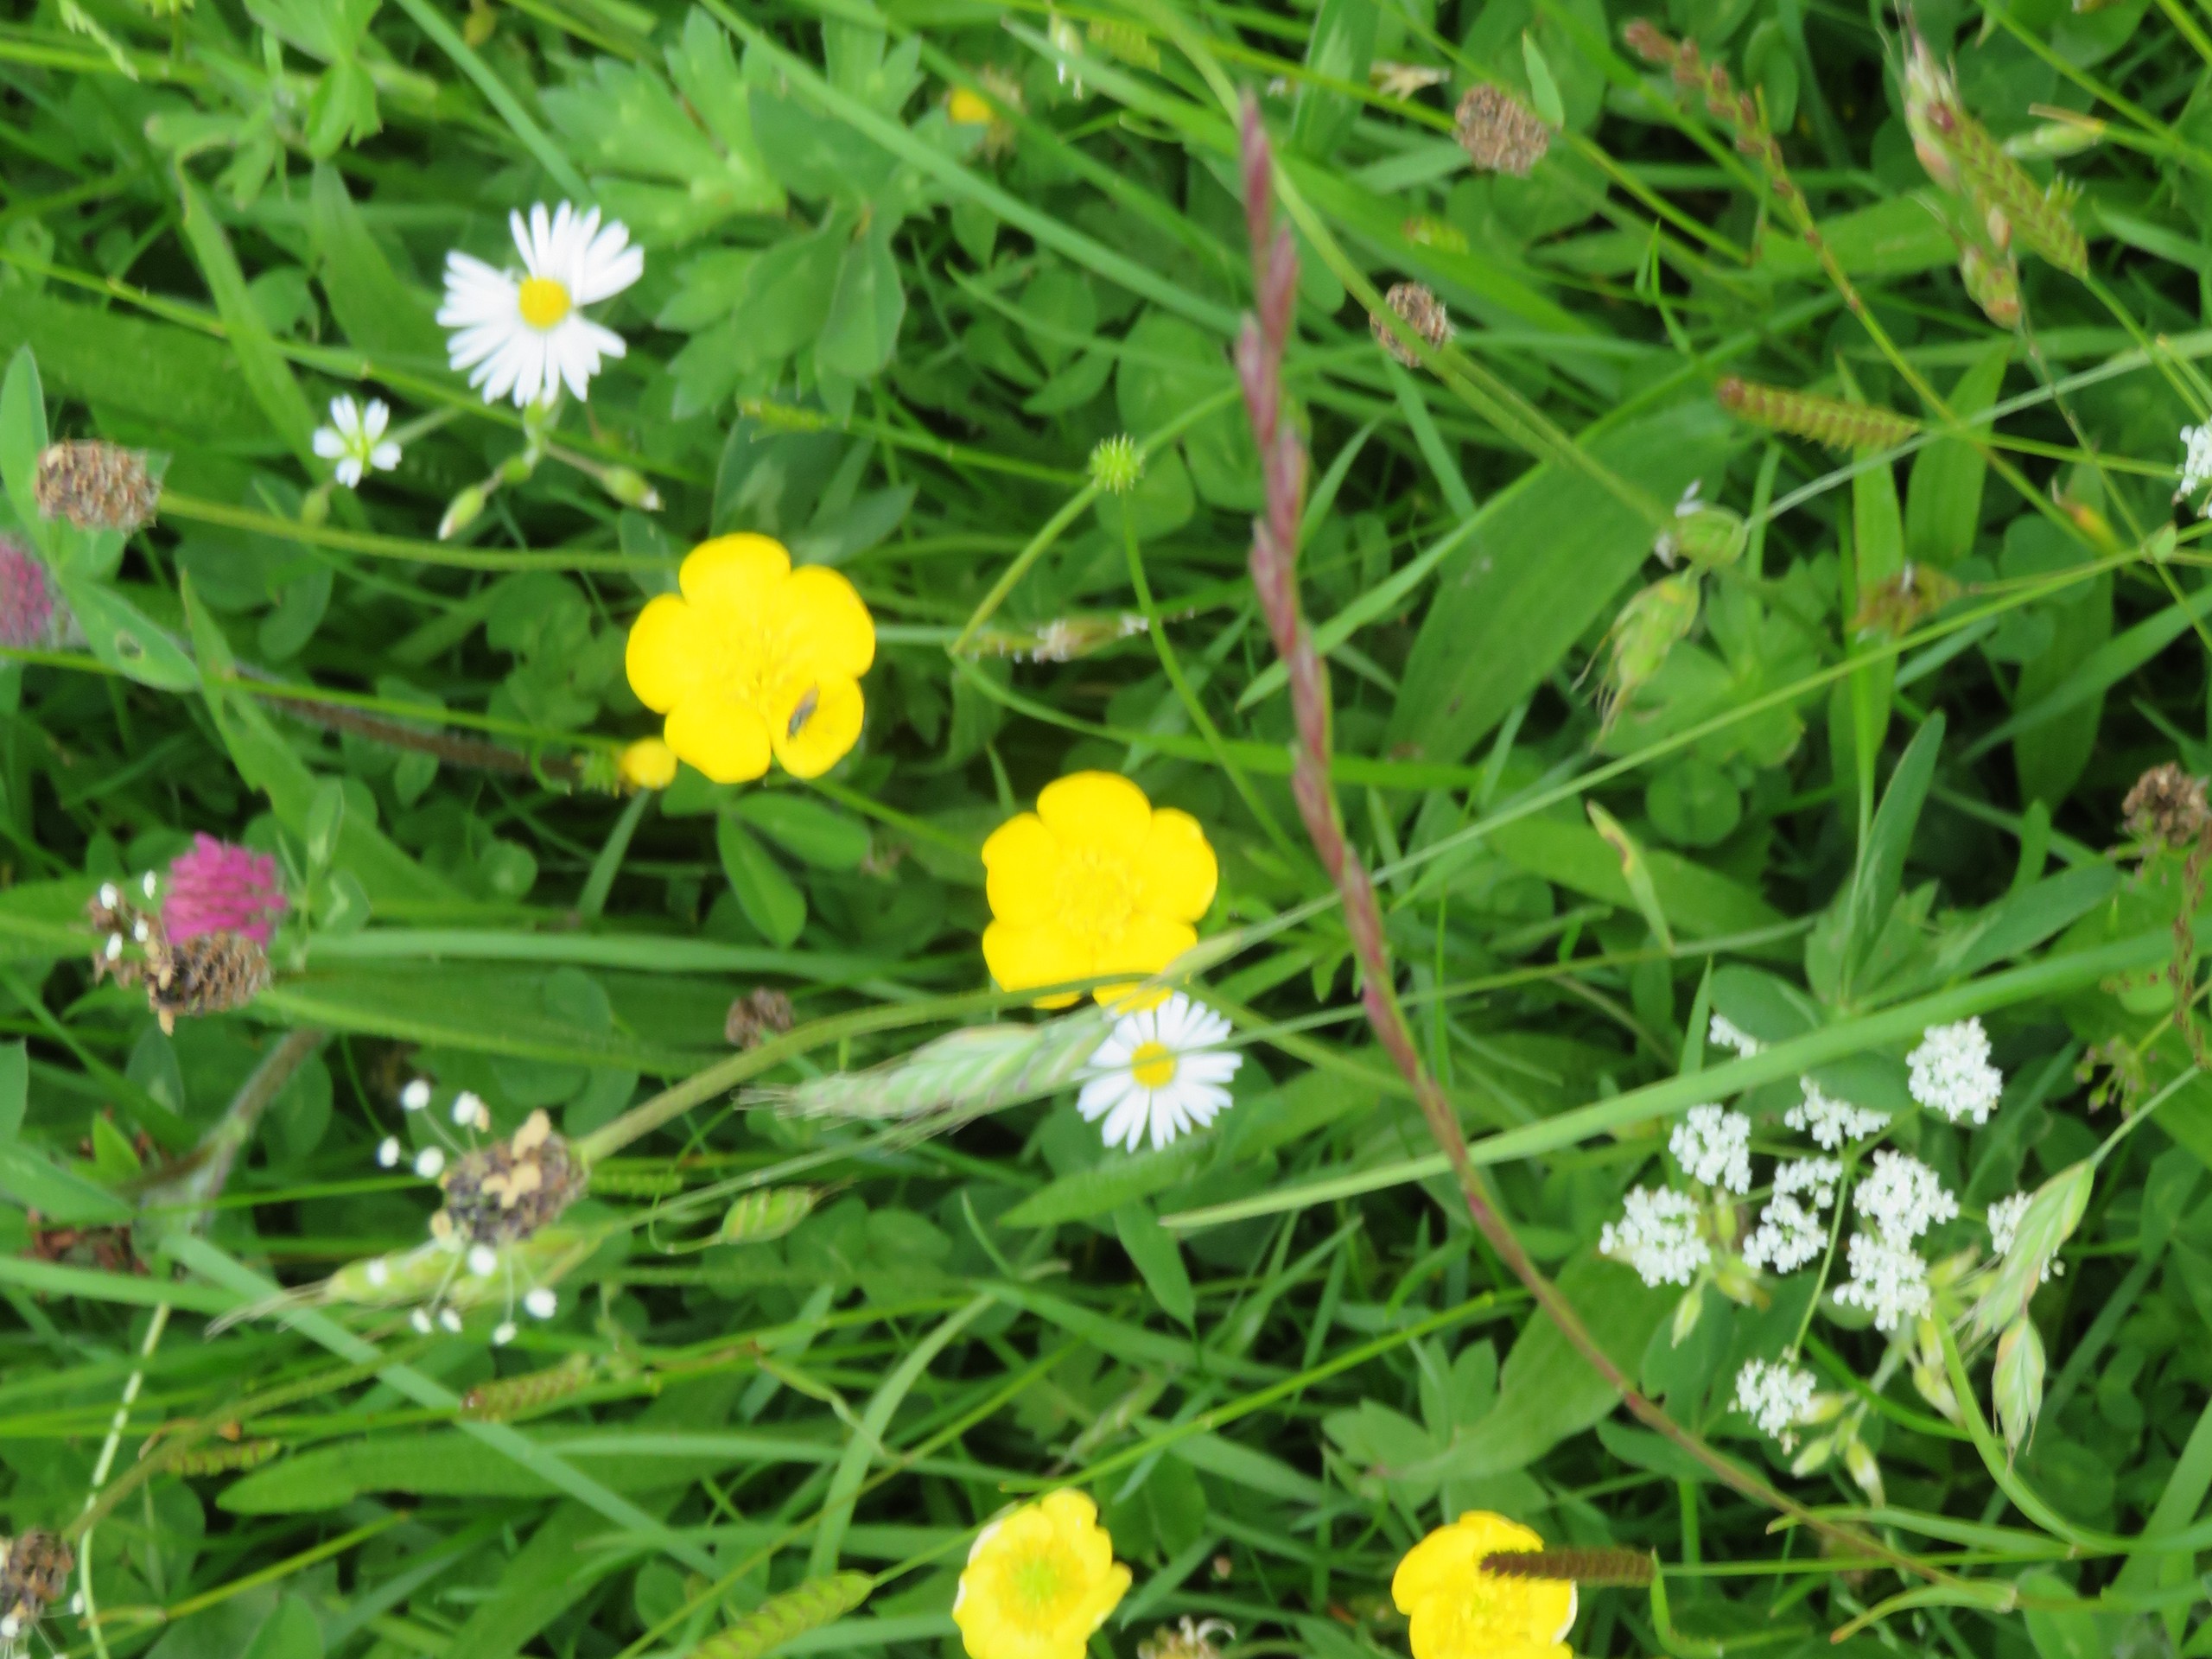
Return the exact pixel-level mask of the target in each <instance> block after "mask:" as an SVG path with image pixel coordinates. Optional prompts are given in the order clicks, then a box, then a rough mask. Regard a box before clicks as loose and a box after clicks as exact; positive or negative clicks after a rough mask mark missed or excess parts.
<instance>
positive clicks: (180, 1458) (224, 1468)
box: [162, 1440, 284, 1478]
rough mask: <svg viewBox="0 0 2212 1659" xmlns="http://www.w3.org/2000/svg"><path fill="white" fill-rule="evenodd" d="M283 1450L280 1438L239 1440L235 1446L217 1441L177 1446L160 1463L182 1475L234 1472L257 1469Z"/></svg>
mask: <svg viewBox="0 0 2212 1659" xmlns="http://www.w3.org/2000/svg"><path fill="white" fill-rule="evenodd" d="M283 1449H284V1443H283V1441H282V1440H240V1441H238V1443H237V1444H236V1445H226V1444H225V1443H223V1442H221V1441H218V1442H216V1443H215V1444H213V1445H212V1446H180V1447H179V1448H177V1449H176V1450H175V1451H173V1452H169V1453H168V1454H167V1455H166V1456H165V1457H164V1458H163V1459H162V1468H163V1469H164V1470H166V1471H168V1473H170V1474H172V1475H177V1476H181V1477H185V1478H190V1477H193V1476H198V1475H228V1474H235V1473H238V1472H240V1471H245V1470H247V1469H258V1468H259V1467H260V1466H261V1465H263V1464H264V1463H266V1462H268V1461H269V1459H271V1458H273V1457H275V1456H276V1455H277V1453H278V1452H282V1451H283Z"/></svg>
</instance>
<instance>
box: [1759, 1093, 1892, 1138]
mask: <svg viewBox="0 0 2212 1659" xmlns="http://www.w3.org/2000/svg"><path fill="white" fill-rule="evenodd" d="M1797 1086H1798V1088H1799V1089H1801V1090H1803V1097H1802V1099H1800V1100H1799V1101H1798V1103H1796V1105H1795V1106H1792V1107H1791V1108H1790V1109H1789V1110H1788V1111H1786V1112H1784V1113H1783V1115H1782V1121H1783V1122H1784V1123H1787V1124H1788V1125H1789V1127H1790V1128H1793V1129H1796V1130H1797V1131H1798V1132H1799V1133H1801V1134H1803V1135H1811V1136H1812V1137H1813V1143H1814V1144H1815V1146H1817V1147H1821V1148H1822V1149H1823V1150H1825V1151H1828V1152H1834V1150H1835V1149H1836V1148H1837V1147H1840V1146H1842V1145H1843V1143H1844V1142H1845V1141H1863V1140H1865V1139H1866V1137H1867V1136H1868V1135H1879V1134H1880V1133H1881V1132H1882V1131H1883V1130H1884V1129H1885V1128H1889V1126H1890V1115H1889V1114H1888V1113H1887V1112H1878V1111H1875V1110H1873V1109H1872V1108H1871V1107H1866V1106H1854V1105H1853V1104H1852V1103H1850V1102H1849V1101H1847V1100H1838V1099H1837V1098H1836V1097H1835V1096H1833V1095H1831V1094H1829V1093H1828V1092H1827V1090H1824V1089H1822V1088H1821V1085H1820V1084H1817V1083H1815V1082H1814V1081H1813V1080H1812V1079H1811V1078H1810V1077H1800V1078H1798V1079H1797Z"/></svg>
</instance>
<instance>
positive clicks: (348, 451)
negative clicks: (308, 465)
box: [315, 397, 399, 490]
mask: <svg viewBox="0 0 2212 1659" xmlns="http://www.w3.org/2000/svg"><path fill="white" fill-rule="evenodd" d="M390 425H391V410H390V408H388V407H387V406H386V405H385V401H384V399H383V398H381V397H372V398H370V399H369V402H368V406H367V407H366V408H363V407H362V406H361V405H360V404H358V403H356V402H355V401H354V400H353V398H352V397H334V398H332V399H331V400H330V424H329V425H327V426H318V427H317V428H315V454H318V455H321V457H322V458H323V459H324V460H325V461H330V462H332V463H334V464H333V466H332V467H331V469H330V471H331V475H332V476H333V477H334V478H336V479H337V480H338V481H339V482H340V484H343V485H344V486H346V488H347V489H349V490H358V489H359V488H360V487H361V480H362V479H363V478H364V477H365V476H366V475H367V474H369V473H370V472H371V471H372V470H373V471H376V472H379V473H388V472H390V471H391V469H392V468H393V467H397V466H398V465H399V445H398V444H397V442H393V441H392V440H391V439H390V438H387V437H385V435H384V434H385V428H386V427H388V426H390Z"/></svg>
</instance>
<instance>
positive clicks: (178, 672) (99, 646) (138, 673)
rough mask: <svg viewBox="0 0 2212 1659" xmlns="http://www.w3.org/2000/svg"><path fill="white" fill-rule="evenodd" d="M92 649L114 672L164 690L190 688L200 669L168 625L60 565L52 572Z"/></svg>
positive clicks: (197, 681) (197, 680)
mask: <svg viewBox="0 0 2212 1659" xmlns="http://www.w3.org/2000/svg"><path fill="white" fill-rule="evenodd" d="M54 578H55V580H56V581H57V582H59V583H60V588H61V592H62V594H63V596H64V597H66V598H67V600H68V601H69V608H70V609H71V610H73V611H74V612H75V613H76V614H77V624H78V626H79V627H81V628H83V629H84V631H85V639H86V644H88V645H91V646H92V654H93V655H94V656H95V657H97V658H99V659H100V661H102V662H103V663H105V664H107V665H108V666H109V667H110V668H112V669H114V670H116V671H118V673H121V674H124V675H128V676H129V677H130V678H131V679H134V680H136V681H137V682H138V683H140V684H142V685H150V686H153V687H155V688H156V690H162V691H193V690H198V689H199V687H200V671H199V669H198V668H196V667H194V664H193V661H192V658H190V657H189V656H188V655H187V654H186V653H185V651H184V648H183V647H182V646H181V645H178V644H177V642H176V641H175V640H174V639H170V638H169V636H168V632H167V631H165V630H164V629H162V627H161V626H158V625H157V624H156V623H155V622H154V621H153V620H152V619H151V618H149V617H148V616H147V615H146V614H145V613H143V611H141V610H140V609H139V608H138V607H137V606H135V605H133V604H132V603H131V602H130V601H129V600H127V599H125V598H124V597H123V595H122V594H118V593H117V592H116V591H115V590H114V589H113V588H110V587H108V586H107V585H106V584H105V583H104V582H93V581H91V580H90V579H88V578H86V577H85V576H83V575H79V574H78V572H76V571H75V570H73V569H68V568H67V567H63V568H61V569H57V570H56V571H55V572H54Z"/></svg>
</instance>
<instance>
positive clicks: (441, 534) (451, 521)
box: [438, 484, 484, 542]
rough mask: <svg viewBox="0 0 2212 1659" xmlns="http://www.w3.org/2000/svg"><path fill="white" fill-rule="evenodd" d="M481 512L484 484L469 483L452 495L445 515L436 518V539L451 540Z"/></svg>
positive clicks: (474, 520)
mask: <svg viewBox="0 0 2212 1659" xmlns="http://www.w3.org/2000/svg"><path fill="white" fill-rule="evenodd" d="M483 512H484V486H482V485H480V484H471V485H470V486H468V487H467V489H465V490H463V491H461V493H460V494H458V495H456V496H454V499H453V500H452V502H451V503H450V504H449V505H448V506H447V508H446V516H445V517H444V518H441V519H439V520H438V539H439V540H440V541H442V542H449V541H451V540H452V539H453V538H454V537H456V536H458V535H460V534H461V531H464V530H467V528H468V527H469V526H470V525H471V524H474V523H475V522H476V521H477V519H478V518H480V517H481V516H482V514H483Z"/></svg>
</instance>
